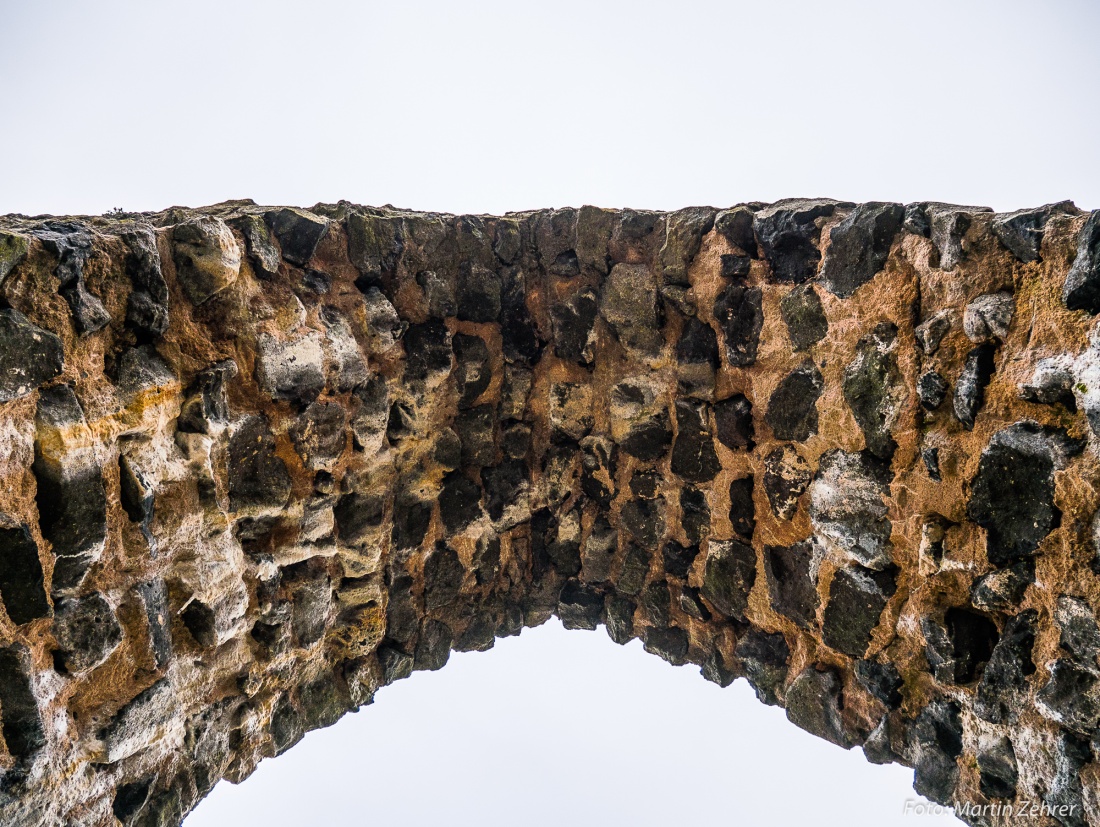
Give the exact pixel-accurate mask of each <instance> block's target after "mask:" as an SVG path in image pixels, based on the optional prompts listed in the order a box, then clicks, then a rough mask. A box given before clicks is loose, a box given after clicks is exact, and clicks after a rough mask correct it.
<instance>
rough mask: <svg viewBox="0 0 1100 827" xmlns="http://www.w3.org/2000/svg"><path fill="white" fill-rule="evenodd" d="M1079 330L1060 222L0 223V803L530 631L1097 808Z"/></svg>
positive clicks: (999, 788)
mask: <svg viewBox="0 0 1100 827" xmlns="http://www.w3.org/2000/svg"><path fill="white" fill-rule="evenodd" d="M1097 312H1100V213H1093V214H1091V215H1087V214H1083V213H1081V212H1080V211H1078V210H1077V209H1075V208H1074V207H1073V205H1072V204H1069V203H1063V204H1055V205H1049V206H1046V207H1042V208H1040V209H1036V210H1028V211H1022V212H1018V213H1012V214H1000V215H998V214H994V213H992V212H990V211H988V210H985V209H981V208H969V207H957V206H950V205H944V204H931V203H930V204H911V205H907V206H902V205H897V204H877V203H871V204H863V205H854V204H848V203H839V202H834V201H828V200H800V201H784V202H779V203H777V204H771V205H766V204H747V205H742V206H738V207H735V208H733V209H728V210H715V209H710V208H691V209H686V210H680V211H677V212H673V213H656V212H647V211H635V210H622V211H615V210H603V209H596V208H592V207H583V208H581V209H579V210H576V209H560V210H554V211H549V210H544V211H539V212H531V213H520V214H512V215H507V216H504V217H500V218H498V217H489V216H451V215H439V214H430V213H414V212H405V211H401V210H395V209H390V208H384V209H373V208H365V207H359V206H355V205H352V204H347V203H340V204H336V205H318V206H316V207H314V208H313V209H312V210H301V209H294V208H266V207H258V206H256V205H255V204H253V203H252V202H232V203H226V204H220V205H216V206H214V207H209V208H206V209H202V210H190V209H172V210H168V211H166V212H163V213H157V214H141V215H136V214H121V213H120V214H114V215H109V216H104V217H95V218H92V217H82V218H51V217H43V218H28V217H25V216H7V217H5V218H2V219H0V602H2V604H3V609H4V610H3V612H0V644H2V645H0V720H2V735H3V744H4V746H3V748H2V749H0V770H2V773H3V776H2V781H0V821H2V822H3V823H4V824H12V825H31V824H35V825H37V824H49V825H54V824H57V825H62V824H63V825H110V824H115V823H116V819H117V822H121V823H122V824H124V825H175V824H178V823H179V821H180V820H181V819H182V817H183V816H184V815H185V814H186V813H187V812H188V811H189V810H190V809H191V808H192V807H194V805H195V804H196V802H198V801H199V800H200V799H201V798H202V796H203V795H204V794H206V793H207V792H208V791H209V790H210V788H211V787H212V786H213V785H214V784H215V783H216V782H217V781H218V780H219V779H221V778H228V779H229V780H231V781H234V782H237V781H240V780H242V779H244V778H245V777H247V776H248V775H249V774H250V773H251V772H252V771H253V769H254V768H255V767H256V765H257V763H258V762H259V761H260V760H262V759H263V758H266V757H270V756H274V755H278V754H279V753H281V752H283V751H285V750H286V749H288V748H290V747H291V746H292V745H293V744H294V743H296V742H297V741H298V739H300V738H301V737H302V735H303V733H304V732H306V731H307V730H309V729H312V728H315V727H321V726H328V725H330V724H332V723H333V722H335V721H336V720H337V719H338V718H339V717H340V716H341V715H343V714H344V713H345V712H346V711H347V710H349V709H352V708H355V707H358V706H360V705H362V704H365V703H369V702H370V700H371V698H372V696H373V694H374V692H375V691H376V690H377V688H378V687H380V686H383V685H386V684H389V683H391V682H393V681H396V680H399V679H400V678H403V677H405V676H407V675H408V674H409V673H410V672H411V671H412V670H417V669H439V668H440V667H442V666H443V665H444V664H445V663H446V662H447V658H448V655H449V653H450V652H451V651H452V650H458V651H468V650H483V649H487V648H489V647H491V646H492V645H493V641H494V639H495V638H496V637H498V636H504V635H515V634H519V632H520V631H521V629H522V628H523V627H524V626H532V625H537V624H540V623H543V622H545V621H546V620H547V619H548V618H550V617H551V616H552V615H557V616H558V617H560V618H561V620H562V622H563V623H564V624H565V625H566V626H567V627H569V628H575V629H594V628H596V627H597V626H599V625H603V626H604V627H605V628H606V630H607V633H608V635H610V637H611V638H612V639H613V640H614V641H616V642H617V643H625V642H626V641H628V640H630V639H631V638H634V637H638V638H641V639H642V641H643V642H644V645H645V647H646V649H647V650H648V651H650V652H652V653H654V654H656V655H658V656H660V657H662V658H664V659H666V660H667V661H669V662H671V663H673V664H687V663H691V664H695V665H696V666H699V667H701V669H702V674H703V676H704V677H705V678H707V679H709V680H712V681H715V682H717V683H719V684H722V685H727V684H729V683H730V682H732V681H733V680H735V679H736V678H738V677H745V678H747V679H748V681H749V682H750V683H751V684H752V686H753V688H754V689H755V691H756V693H757V695H758V696H759V698H760V700H761V701H763V702H764V703H768V704H780V705H782V706H784V707H785V708H786V710H787V715H788V717H789V718H790V720H791V721H792V722H793V723H794V724H796V725H798V726H800V727H802V728H804V729H806V730H808V731H810V732H812V733H814V734H815V735H818V736H820V737H822V738H825V739H828V740H829V741H832V742H833V743H835V744H837V745H838V746H839V747H841V748H844V749H850V748H852V747H857V746H859V747H862V748H863V750H864V752H865V754H866V755H867V758H868V759H869V760H871V761H874V762H879V763H885V762H900V763H902V764H905V765H907V766H911V767H913V768H915V771H916V772H915V778H916V782H915V784H916V788H917V790H919V791H920V792H921V793H923V794H924V795H926V796H928V797H930V798H932V799H934V800H936V801H939V802H951V801H953V802H957V803H960V804H971V805H981V804H986V803H991V802H992V803H998V804H1004V803H1006V802H1039V803H1041V804H1044V805H1046V807H1047V808H1048V810H1050V809H1053V811H1054V813H1055V816H1056V818H1055V820H1054V821H1051V819H1050V818H1048V817H1046V816H1044V817H1042V818H1040V820H1038V821H1035V822H1034V823H1061V824H1064V825H1084V824H1086V823H1088V822H1089V821H1090V820H1091V822H1092V823H1097V821H1098V820H1100V809H1098V808H1100V801H1098V787H1100V755H1098V753H1100V735H1098V723H1100V664H1098V661H1097V656H1098V653H1100V629H1098V627H1097V610H1098V608H1100V586H1098V583H1100V580H1098V577H1100V557H1098V553H1097V543H1096V534H1097V524H1096V521H1095V520H1094V514H1095V513H1096V512H1097V508H1098V505H1100V491H1098V490H1097V481H1098V480H1100V463H1098V455H1097V451H1096V433H1095V432H1100V338H1098V337H1096V336H1093V318H1094V314H1095V313H1097ZM968 819H969V820H971V821H972V822H973V823H993V824H995V823H1019V822H1018V820H1017V821H1011V820H1007V819H1005V818H1002V817H1000V816H992V817H988V818H984V817H982V816H976V815H973V814H972V815H970V816H968Z"/></svg>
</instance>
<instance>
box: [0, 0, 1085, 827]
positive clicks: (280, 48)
mask: <svg viewBox="0 0 1100 827" xmlns="http://www.w3.org/2000/svg"><path fill="white" fill-rule="evenodd" d="M0 24H2V26H0V31H2V32H3V38H2V39H3V46H2V47H0V101H2V103H0V159H2V160H0V163H2V164H3V167H2V173H0V182H2V183H0V213H6V212H21V213H28V214H35V213H44V212H49V213H80V212H91V213H100V212H104V211H106V210H108V209H111V208H115V207H120V208H123V209H126V210H154V209H162V208H165V207H168V206H170V205H173V204H186V205H191V206H198V205H202V204H209V203H214V202H217V201H221V200H224V199H228V198H242V197H249V198H253V199H255V200H256V201H258V202H261V203H277V204H300V205H309V204H312V203H315V202H317V201H335V200H338V199H341V198H344V199H348V200H351V201H356V202H360V203H366V204H383V203H393V204H397V205H401V206H407V207H413V208H418V209H429V210H446V211H451V212H502V211H506V210H518V209H526V208H532V207H554V206H562V205H566V204H573V205H579V204H583V203H593V204H598V205H602V206H611V207H615V206H627V205H629V206H633V207H653V208H676V207H681V206H685V205H691V204H712V205H716V206H726V205H730V204H734V203H737V202H740V201H746V200H765V201H766V200H773V199H777V198H781V197H787V196H819V195H824V196H832V197H836V198H844V199H849V200H854V201H859V200H871V199H874V200H896V201H914V200H924V199H934V200H941V201H954V202H958V203H966V204H982V205H987V206H991V207H994V208H996V209H1001V210H1007V209H1015V208H1018V207H1024V206H1034V205H1038V204H1042V203H1044V202H1050V201H1056V200H1062V199H1067V198H1069V199H1073V200H1074V201H1076V202H1077V204H1078V206H1080V207H1083V208H1087V209H1094V208H1100V107H1098V106H1097V100H1098V98H1100V87H1098V78H1100V49H1098V48H1097V45H1096V44H1097V42H1098V41H1100V4H1098V3H1095V2H1091V1H1090V0H1047V2H1044V3H1034V2H1022V0H1021V1H1019V2H1017V1H1015V0H1000V1H999V2H994V1H992V0H985V1H984V2H980V1H971V2H967V1H965V0H924V2H921V3H883V2H880V0H865V1H864V2H854V1H853V0H830V2H821V0H809V1H808V2H793V0H785V1H782V0H757V2H724V3H722V2H691V0H677V2H643V0H632V2H596V0H587V1H585V0H556V1H555V2H553V3H539V4H535V3H532V2H517V0H510V2H463V3H458V2H409V1H408V0H405V2H388V3H381V2H336V0H310V2H303V0H297V1H296V2H287V1H286V0H265V2H234V1H233V0H190V2H186V3H167V2H154V1H153V0H132V1H131V2H123V1H122V0H97V2H94V3H92V2H75V0H70V1H69V2H64V1H63V0H35V2H30V1H29V0H0ZM911 778H912V773H911V772H910V771H908V770H904V769H901V768H898V767H874V766H871V765H869V764H867V763H866V762H865V761H864V760H863V757H862V753H861V752H860V751H859V750H853V751H852V752H850V753H846V752H844V751H842V750H840V749H838V748H836V747H833V746H831V745H828V744H826V743H824V742H822V741H818V740H816V739H814V738H811V737H810V736H808V735H804V734H803V733H802V732H801V731H800V730H797V729H796V728H794V727H793V726H792V725H790V724H788V723H787V722H786V720H785V719H784V717H783V715H782V713H781V712H780V711H778V710H775V709H771V708H767V707H763V706H761V705H760V704H758V703H757V702H756V701H755V699H754V698H753V697H752V693H751V692H750V691H749V690H748V689H747V687H746V686H745V684H744V682H743V681H739V682H738V683H737V684H736V685H735V686H734V687H731V688H729V689H726V690H720V689H718V688H717V687H715V686H713V685H711V684H708V683H706V682H705V681H703V680H702V679H701V678H700V677H699V676H698V674H697V673H696V671H695V670H693V669H687V668H683V669H675V668H673V667H670V666H668V665H667V664H665V663H663V662H662V661H659V660H658V659H656V658H654V657H651V656H648V655H644V654H643V653H642V652H641V649H640V646H639V645H638V644H637V643H634V644H631V645H630V646H627V647H626V648H625V649H619V648H618V647H616V646H615V645H614V644H612V643H611V642H610V641H609V640H608V639H607V637H606V636H605V635H604V634H603V632H602V631H601V632H597V633H594V634H593V633H582V632H570V633H565V632H564V631H562V630H561V628H560V626H558V625H557V624H556V623H555V624H549V625H548V626H546V627H543V628H540V629H537V630H529V631H526V632H524V634H523V635H522V636H521V637H520V638H518V639H509V640H506V641H502V642H500V643H498V646H497V648H496V649H495V650H493V651H492V652H489V653H485V654H466V655H455V656H454V657H453V659H452V662H451V663H450V664H449V665H448V666H447V667H446V669H444V670H443V671H441V672H439V673H431V674H425V673H420V674H417V675H414V676H413V677H412V678H410V679H409V680H407V681H404V682H402V683H400V684H397V685H395V686H393V687H390V688H387V689H385V690H383V691H382V692H381V693H380V695H379V699H378V701H377V703H376V704H375V705H373V706H371V707H368V708H366V709H365V710H363V711H362V712H360V713H359V714H358V715H354V716H349V717H348V718H345V719H344V720H343V721H341V722H340V724H338V725H337V726H335V727H333V728H331V729H328V730H324V731H321V732H317V733H313V734H311V735H309V736H307V737H306V738H305V740H304V741H303V742H302V743H301V744H299V745H298V746H297V747H295V748H294V749H293V750H291V751H290V752H289V753H287V754H286V755H284V756H283V757H281V758H279V759H278V760H277V761H268V762H265V763H264V764H263V765H261V767H260V769H259V771H258V772H257V773H256V774H255V776H253V778H251V779H249V781H248V783H246V784H244V785H242V786H240V787H231V786H229V785H227V784H224V783H223V784H221V785H219V787H218V788H217V789H215V791H214V793H213V794H212V796H211V797H210V799H208V800H207V801H206V802H204V803H203V804H202V805H201V806H200V807H199V808H198V810H197V811H196V812H195V814H194V815H193V816H192V817H191V818H190V819H189V820H188V822H187V827H242V825H252V824H263V825H265V827H284V825H285V826H286V827H289V825H295V827H298V825H311V826H312V825H324V827H330V826H331V827H337V826H339V827H343V825H368V824H375V823H377V824H387V825H413V827H419V826H420V825H448V827H451V826H452V825H478V827H496V825H501V827H503V826H504V825H508V827H541V825H554V827H562V825H576V827H587V826H588V825H595V824H600V825H609V824H629V825H636V827H650V825H665V824H674V823H679V822H680V821H683V820H685V819H690V821H691V822H692V823H700V824H711V825H726V824H728V825H753V824H769V825H782V826H785V825H803V824H808V823H813V824H821V825H840V824H843V825H846V827H889V826H890V825H899V826H900V825H909V827H917V825H922V827H923V825H927V827H934V825H937V824H947V823H956V822H953V821H949V820H947V819H936V818H932V817H917V816H907V817H906V816H902V808H903V803H904V801H905V800H906V799H908V798H913V797H914V796H915V794H914V793H913V792H912V790H911V788H910V783H911Z"/></svg>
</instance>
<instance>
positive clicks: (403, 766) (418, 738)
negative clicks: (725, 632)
mask: <svg viewBox="0 0 1100 827" xmlns="http://www.w3.org/2000/svg"><path fill="white" fill-rule="evenodd" d="M292 730H293V727H291V729H290V730H288V731H287V732H285V733H283V734H284V736H285V738H286V739H287V741H288V742H290V741H293V740H294V739H296V738H297V737H299V734H298V733H296V732H294V731H292ZM912 780H913V776H912V771H911V770H906V769H904V768H902V767H899V766H896V765H893V766H875V765H872V764H869V763H868V762H867V761H866V759H865V758H864V756H863V754H862V752H861V751H860V750H859V749H852V750H850V751H847V752H845V751H844V750H842V749H839V748H838V747H836V746H833V745H832V744H829V743H827V742H825V741H823V740H821V739H819V738H815V737H813V736H811V735H809V734H807V733H804V732H802V731H801V730H799V729H798V728H796V727H794V726H792V725H791V723H790V722H789V721H788V720H787V718H786V717H785V715H784V712H783V710H782V709H779V708H776V707H768V706H765V705H763V704H761V703H760V702H759V701H758V700H757V699H756V697H755V696H754V694H753V692H752V690H751V689H750V688H749V686H748V685H747V683H746V682H745V681H743V680H738V681H736V682H735V683H734V684H733V685H732V686H730V687H728V688H726V689H721V688H719V687H718V686H716V685H715V684H712V683H710V682H708V681H705V680H703V679H702V678H701V677H700V676H699V674H698V672H697V670H695V669H691V668H676V667H672V666H670V665H668V664H667V663H664V662H663V661H661V660H660V659H659V658H654V657H653V656H652V655H649V654H646V653H645V652H644V651H643V650H642V644H641V642H640V641H637V640H635V641H632V642H631V643H629V644H627V645H626V646H624V647H621V648H620V647H618V646H615V645H614V644H613V643H612V642H611V641H610V640H609V639H608V638H607V637H605V635H604V633H603V630H602V629H600V630H598V631H596V632H595V633H584V632H579V631H577V632H574V631H569V632H566V631H565V630H564V629H563V628H562V626H561V624H560V623H559V621H557V620H556V619H555V620H551V621H550V622H548V623H547V624H545V625H543V626H541V627H538V628H535V629H525V630H524V631H523V633H522V634H521V635H520V636H519V637H513V638H504V639H501V640H498V641H497V642H496V645H495V647H494V648H493V649H492V650H490V651H488V652H484V653H476V652H470V653H462V652H455V653H453V654H452V655H451V657H450V660H449V662H448V663H447V666H446V667H445V668H444V669H442V670H440V671H438V672H416V673H414V674H413V675H412V676H411V677H410V678H408V679H406V680H401V681H398V682H397V683H395V684H393V685H392V686H389V687H385V688H383V689H382V690H381V691H380V692H379V693H378V695H377V698H376V700H375V703H374V704H372V705H371V706H367V707H364V708H362V709H361V710H360V711H359V712H358V713H357V714H353V715H348V716H346V717H345V718H343V719H342V720H341V721H340V722H339V723H338V724H337V725H336V726H334V727H331V728H329V729H323V730H317V731H314V732H310V733H308V734H306V735H305V737H304V738H302V740H301V741H300V742H298V743H296V745H295V746H294V747H293V748H292V749H289V750H288V751H287V752H285V753H284V754H283V755H280V756H279V757H278V758H277V759H275V760H266V761H264V762H262V763H261V764H260V766H259V768H258V769H257V771H256V772H255V773H254V774H253V775H252V776H251V777H249V778H248V779H247V780H246V781H245V782H244V783H243V784H241V785H239V786H233V785H231V784H229V783H228V782H221V783H219V784H218V786H217V787H215V788H214V790H213V792H212V793H211V794H210V795H209V796H208V798H207V799H206V800H204V801H203V802H201V803H200V804H199V806H198V807H197V808H196V810H195V811H194V812H193V813H192V815H191V816H190V817H189V818H188V819H187V821H186V822H185V827H229V826H230V825H233V827H239V825H242V824H263V825H265V827H290V825H294V827H299V825H303V824H323V825H332V826H333V827H344V826H345V825H348V827H350V825H361V824H400V825H477V827H497V825H500V827H504V826H505V825H507V826H508V827H514V826H515V825H523V827H551V826H552V827H561V825H563V824H575V825H596V824H608V825H610V824H628V825H636V826H637V827H649V826H650V825H667V824H679V823H685V822H690V823H693V824H716V825H723V824H728V825H737V824H761V825H763V824H768V825H780V826H782V825H802V824H810V823H813V824H823V825H830V824H843V825H845V827H892V826H893V827H904V825H908V827H912V817H911V816H905V815H903V807H904V802H905V801H907V800H919V799H918V796H917V795H916V794H915V793H914V792H913V790H912ZM920 822H921V825H922V826H926V827H947V825H955V824H958V822H957V821H955V820H954V819H951V818H949V817H947V816H943V817H934V816H922V818H921V819H920Z"/></svg>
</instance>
